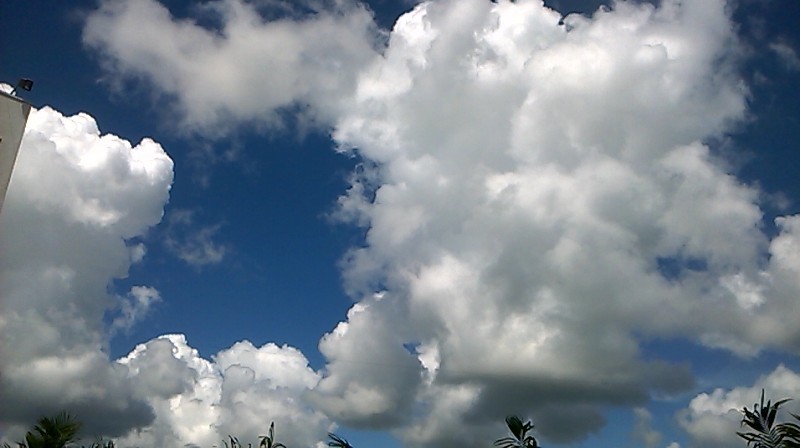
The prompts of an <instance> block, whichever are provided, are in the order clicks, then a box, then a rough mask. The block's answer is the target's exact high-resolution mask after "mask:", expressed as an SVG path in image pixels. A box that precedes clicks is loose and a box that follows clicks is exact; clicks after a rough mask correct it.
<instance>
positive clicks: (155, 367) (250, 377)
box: [118, 335, 331, 446]
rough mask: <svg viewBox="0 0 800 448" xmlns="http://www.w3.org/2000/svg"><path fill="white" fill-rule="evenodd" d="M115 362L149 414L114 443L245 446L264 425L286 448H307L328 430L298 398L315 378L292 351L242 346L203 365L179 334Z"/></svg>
mask: <svg viewBox="0 0 800 448" xmlns="http://www.w3.org/2000/svg"><path fill="white" fill-rule="evenodd" d="M118 363H119V364H120V365H123V366H126V367H128V372H129V376H130V378H131V380H132V382H133V384H134V385H135V387H136V388H137V390H138V391H139V392H140V393H141V395H142V396H144V397H147V398H146V400H147V403H148V404H149V405H150V406H151V407H152V409H153V411H154V413H155V416H156V418H155V419H154V421H153V422H152V423H151V424H149V425H145V426H143V427H140V428H137V430H136V431H132V432H130V433H129V434H128V435H127V436H125V437H122V438H119V439H118V443H119V444H120V445H121V446H212V445H215V444H218V443H220V440H221V439H223V438H225V437H226V436H227V435H228V434H233V435H236V436H237V437H238V438H240V439H241V441H243V442H247V441H250V442H252V441H256V440H258V436H260V435H263V434H266V432H267V430H268V429H269V427H268V425H269V422H270V421H274V422H275V424H276V427H277V428H278V432H277V437H278V440H280V441H282V442H284V443H286V444H288V446H314V445H315V444H316V443H317V441H319V440H322V439H323V438H324V437H325V433H326V431H328V430H329V429H330V428H331V426H330V425H331V424H330V422H329V420H328V419H327V418H326V417H325V416H324V415H323V414H321V413H319V412H316V411H314V410H312V409H310V408H309V406H308V404H307V403H306V402H305V401H304V400H303V399H302V397H303V396H304V394H305V393H307V391H308V390H310V389H311V388H313V387H314V386H316V384H317V382H318V381H319V374H317V373H316V372H314V371H313V370H312V369H311V368H309V367H308V361H307V360H306V358H305V357H304V356H303V355H302V353H300V352H298V351H297V350H296V349H294V348H291V347H287V346H283V347H278V346H276V345H274V344H265V345H264V346H262V347H255V346H253V345H252V344H251V343H250V342H247V341H242V342H238V343H236V344H234V345H233V346H231V347H230V348H228V349H226V350H223V351H221V352H219V353H217V354H216V355H215V356H214V357H213V358H212V360H206V359H204V358H202V357H200V355H199V353H198V352H197V350H195V349H193V348H192V347H190V346H189V345H188V344H187V342H186V339H185V338H184V336H182V335H167V336H161V337H159V338H157V339H154V340H151V341H149V342H147V343H145V344H141V345H139V346H137V347H136V348H135V349H134V350H133V351H132V352H131V353H130V354H129V355H128V356H126V357H124V358H122V359H120V360H118Z"/></svg>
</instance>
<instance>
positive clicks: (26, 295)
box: [0, 107, 331, 447]
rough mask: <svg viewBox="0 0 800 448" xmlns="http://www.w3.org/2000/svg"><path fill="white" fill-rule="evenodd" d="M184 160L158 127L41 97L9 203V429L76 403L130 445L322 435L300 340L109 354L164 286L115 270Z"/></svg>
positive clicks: (18, 430) (3, 358) (93, 429)
mask: <svg viewBox="0 0 800 448" xmlns="http://www.w3.org/2000/svg"><path fill="white" fill-rule="evenodd" d="M172 168H173V165H172V160H171V159H170V158H169V156H168V155H167V154H166V153H165V152H164V150H163V149H162V148H161V146H160V145H158V144H157V143H155V142H154V141H152V140H149V139H145V140H143V141H142V142H140V143H139V144H138V145H136V146H132V145H131V144H130V143H128V142H127V141H125V140H123V139H121V138H119V137H116V136H114V135H108V134H105V135H101V134H100V132H99V130H98V127H97V124H96V122H95V120H94V119H93V118H92V117H90V116H89V115H87V114H78V115H75V116H72V117H65V116H63V115H62V114H60V113H59V112H57V111H55V110H53V109H51V108H48V107H45V108H43V109H40V110H33V112H32V114H31V117H30V120H29V122H28V127H27V130H26V134H25V137H24V140H23V143H22V147H21V149H20V154H19V157H18V160H17V165H16V167H15V170H14V174H13V177H12V181H11V184H10V187H9V189H8V196H7V197H6V201H5V203H4V206H3V210H2V214H0V229H1V230H0V297H2V300H1V301H0V346H2V347H3V350H2V351H0V366H2V370H1V372H2V374H1V375H0V396H2V397H3V406H2V408H0V422H2V424H3V426H4V428H3V429H4V431H3V435H2V437H0V442H13V441H15V440H20V439H21V437H22V434H23V433H24V431H25V430H26V429H27V428H28V427H29V425H30V424H31V423H32V422H34V421H35V420H36V419H38V418H39V417H41V416H42V415H54V414H55V413H57V412H60V411H62V410H65V409H66V410H69V412H71V413H73V414H74V415H76V416H77V417H78V418H79V419H80V420H81V421H82V422H84V423H85V426H84V431H85V434H91V435H105V436H113V437H116V438H117V442H118V445H120V446H164V447H172V446H212V445H214V444H217V443H219V442H220V441H221V440H222V438H223V437H226V436H227V435H228V434H235V435H237V436H239V437H241V438H242V440H243V441H248V440H249V441H255V440H257V438H258V436H259V435H261V434H265V433H266V431H267V429H268V427H267V426H266V425H268V424H269V421H270V420H274V421H275V422H276V425H277V426H278V436H279V437H280V439H281V440H283V441H285V442H287V443H289V444H290V446H312V445H313V444H314V443H316V442H317V441H319V440H321V439H323V438H324V436H325V432H326V431H327V430H329V429H330V428H331V426H330V425H331V424H330V421H329V420H328V419H327V418H326V417H325V416H324V415H323V414H321V413H320V412H317V411H314V410H312V409H311V408H310V406H309V405H308V403H307V402H306V401H305V400H304V399H303V396H304V395H305V394H306V393H307V392H308V391H309V390H310V389H312V388H314V387H315V386H316V384H317V382H318V381H319V379H320V376H319V374H318V373H317V372H314V371H313V370H312V369H310V368H309V367H308V361H307V360H306V358H305V357H304V356H303V355H302V354H301V353H300V352H298V351H297V350H296V349H294V348H291V347H287V346H284V347H278V346H276V345H274V344H265V345H263V346H261V347H254V346H253V345H252V344H250V343H249V342H246V341H244V342H239V343H237V344H234V345H233V346H232V347H230V348H228V349H226V350H223V351H221V352H220V353H218V354H216V356H214V357H213V358H212V359H211V360H207V359H204V358H202V357H200V355H199V354H198V352H197V350H195V349H193V348H192V347H190V346H189V345H188V344H187V342H186V340H185V338H184V337H183V336H181V335H169V336H163V337H160V338H156V339H154V340H151V341H149V342H147V343H145V344H142V345H140V346H137V347H136V348H135V349H134V350H133V351H132V352H131V353H130V354H129V355H127V356H125V357H123V358H122V359H119V360H111V359H109V357H108V354H107V347H108V341H109V338H110V337H111V336H113V334H114V333H115V332H117V331H124V330H127V329H129V328H131V326H133V325H135V324H136V323H137V322H138V321H140V320H141V319H142V318H143V317H144V316H145V315H146V314H147V312H148V309H149V308H150V307H151V306H153V305H154V304H155V303H157V302H158V301H160V300H162V297H161V295H160V293H159V292H158V291H157V290H156V289H154V288H152V287H148V286H134V287H132V288H131V289H130V290H129V291H127V292H125V293H122V294H114V293H113V289H114V286H113V281H114V280H115V279H118V278H122V277H125V276H127V274H128V270H129V268H130V266H131V264H132V263H135V262H140V261H142V259H143V257H144V254H145V252H146V250H145V248H144V246H143V244H141V243H135V242H132V241H131V239H132V238H136V237H138V236H141V235H143V234H144V232H146V231H147V230H148V229H149V228H151V227H152V226H154V225H156V224H157V223H158V222H159V221H160V220H161V217H162V213H163V207H164V204H165V203H166V201H167V199H168V196H169V190H170V186H171V183H172V176H173V172H172Z"/></svg>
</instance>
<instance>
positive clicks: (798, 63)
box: [769, 40, 800, 71]
mask: <svg viewBox="0 0 800 448" xmlns="http://www.w3.org/2000/svg"><path fill="white" fill-rule="evenodd" d="M769 49H770V50H772V51H773V52H775V54H776V55H778V59H780V61H781V63H782V64H783V65H784V67H786V69H787V70H790V71H800V56H798V55H797V52H796V51H795V50H794V48H792V46H791V45H789V44H788V43H786V42H784V41H780V40H779V41H777V42H773V43H771V44H769Z"/></svg>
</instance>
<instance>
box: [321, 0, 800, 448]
mask: <svg viewBox="0 0 800 448" xmlns="http://www.w3.org/2000/svg"><path fill="white" fill-rule="evenodd" d="M560 19H561V17H560V16H559V15H558V14H557V13H554V12H553V11H551V10H548V9H547V8H545V7H542V6H541V4H540V3H539V2H524V1H519V2H514V3H512V2H502V1H501V2H497V4H492V3H489V2H477V1H476V2H463V1H437V2H428V3H423V4H420V5H419V6H417V8H416V9H415V10H414V11H413V12H411V13H409V14H407V15H405V16H404V17H403V18H401V19H400V20H398V22H397V24H396V25H395V28H394V30H393V32H392V34H391V37H390V43H389V47H388V48H387V49H386V50H385V52H384V56H383V57H382V58H379V59H376V60H375V61H374V62H373V64H372V65H371V66H370V67H369V68H368V69H367V70H366V71H364V72H362V74H361V76H360V78H359V81H358V87H357V90H356V95H355V105H354V106H353V107H351V108H349V109H348V110H347V112H348V113H346V114H344V115H343V116H341V117H340V118H339V120H338V121H337V123H336V126H335V129H334V132H333V136H334V138H335V139H336V142H337V144H338V145H339V147H341V148H343V149H352V150H354V151H356V152H357V153H358V154H360V155H361V156H362V157H364V158H366V159H367V160H368V161H369V162H372V163H373V164H374V165H365V166H374V167H375V168H374V169H372V170H371V171H370V172H369V173H367V174H363V175H361V176H359V177H356V178H355V181H354V184H353V186H352V188H351V190H350V191H349V192H348V195H346V196H345V197H343V198H342V199H341V200H340V204H341V206H342V208H343V210H344V214H345V215H348V214H349V216H355V220H356V222H357V223H359V224H361V225H363V224H364V223H365V222H366V223H368V224H367V226H368V228H369V231H368V233H367V241H366V244H365V246H364V247H363V248H359V249H356V250H354V251H352V252H351V253H350V254H349V255H348V257H347V259H346V265H345V266H346V267H345V276H346V281H347V284H348V289H349V290H350V291H352V292H353V293H355V294H359V293H360V294H364V296H366V297H369V292H370V291H371V290H374V288H376V287H378V288H383V289H385V290H386V293H385V298H384V301H385V302H392V303H382V304H381V306H380V307H379V308H374V309H373V308H372V302H371V299H369V298H366V299H364V300H365V301H366V302H365V303H369V308H368V309H369V310H370V313H374V314H375V315H374V316H373V317H372V319H373V320H375V321H377V322H380V321H381V320H382V319H385V317H383V316H381V315H380V314H383V313H381V312H380V310H381V309H385V310H387V313H389V314H387V315H390V316H391V319H392V321H393V325H392V326H391V329H390V330H383V329H382V328H373V327H370V326H367V325H360V326H353V327H348V332H347V338H346V339H343V340H341V342H339V341H338V340H337V339H336V338H334V337H330V338H328V339H326V340H325V342H326V343H327V345H326V348H328V347H329V346H330V345H333V344H334V343H336V345H338V348H339V349H340V350H347V352H346V353H341V354H339V355H338V356H341V357H345V356H348V354H347V353H350V355H349V356H352V355H353V354H354V353H355V348H354V347H355V344H354V343H352V342H350V341H352V340H358V341H365V340H370V341H375V340H378V341H384V340H385V341H386V342H385V344H386V346H385V349H387V350H388V349H392V350H394V349H395V348H397V347H400V346H401V344H403V343H407V342H421V343H422V346H423V347H425V348H426V349H427V350H429V351H433V352H435V353H436V354H437V362H436V364H437V365H438V368H437V369H436V370H435V372H434V373H433V375H432V376H433V380H432V381H427V382H422V383H419V384H422V385H421V386H419V385H417V386H416V387H419V392H418V399H417V400H418V401H417V405H418V408H417V414H415V415H414V417H413V418H412V422H411V424H410V425H407V426H405V427H404V428H403V427H401V429H400V432H401V434H402V435H403V436H404V437H405V438H406V439H407V440H409V441H411V442H413V443H414V444H419V445H427V446H469V444H470V440H476V439H479V440H487V439H488V438H491V433H490V432H489V431H493V433H494V434H496V429H497V427H496V425H492V424H489V423H488V422H496V421H500V420H501V418H502V416H503V415H506V414H507V413H509V412H519V413H524V414H527V415H531V416H532V417H533V419H534V421H535V422H537V424H538V427H539V428H541V431H542V435H543V436H544V437H545V438H546V439H549V440H551V441H553V442H568V441H570V440H575V439H580V438H582V437H584V436H585V435H587V434H589V433H591V432H594V431H597V430H598V429H599V428H601V427H602V426H603V425H604V423H605V420H604V417H603V407H604V406H607V405H621V406H638V405H641V404H644V403H646V402H647V400H648V399H649V396H650V395H651V394H653V393H659V394H661V393H663V394H667V395H669V394H672V393H675V392H680V391H683V390H686V389H687V388H688V387H690V386H691V384H692V378H691V375H690V373H689V372H688V369H687V367H686V366H680V365H672V364H668V363H666V362H662V361H659V360H652V359H651V360H650V361H646V360H644V359H642V358H641V357H640V349H641V348H640V345H639V340H640V339H639V338H641V337H646V338H661V337H678V338H684V339H689V340H691V341H694V342H696V343H699V344H704V345H708V346H713V347H725V348H727V349H729V350H732V351H734V352H736V353H739V354H742V355H751V354H754V353H757V352H758V351H759V350H762V349H763V348H765V347H771V348H778V349H786V350H790V351H796V350H797V349H798V347H797V346H796V342H793V341H796V340H797V339H796V337H795V336H794V334H795V333H794V328H796V326H795V325H792V324H791V323H790V322H788V320H786V319H787V318H786V316H791V315H794V314H795V313H796V304H793V303H792V302H790V301H789V300H788V297H789V294H790V293H789V291H795V290H796V288H797V286H798V281H797V273H798V271H797V268H796V266H795V265H794V264H793V261H792V260H793V259H794V258H795V257H793V256H791V255H789V253H791V250H789V249H788V247H793V246H794V245H795V244H796V241H795V236H794V233H795V232H794V231H793V230H792V229H793V227H792V226H791V225H784V226H783V228H784V231H783V233H782V236H780V237H778V238H777V239H775V240H773V241H772V242H770V241H769V239H768V238H767V237H766V235H765V234H764V233H763V232H762V231H761V228H760V227H761V220H762V211H761V209H760V207H759V204H758V198H759V192H758V191H757V190H756V189H755V188H753V187H751V186H748V185H746V184H744V183H742V182H741V181H740V180H738V179H737V178H736V177H735V176H734V175H733V174H732V173H730V172H729V171H728V170H727V168H726V166H727V164H726V163H725V162H724V161H723V160H720V159H719V157H720V156H719V155H718V154H717V153H716V152H715V150H714V147H713V142H714V140H715V139H717V138H719V137H720V136H722V135H724V133H725V132H726V130H729V129H731V126H733V125H734V124H735V123H737V121H739V120H741V119H742V118H744V114H745V101H746V97H747V95H748V92H747V89H746V88H745V87H744V86H743V84H742V82H741V80H740V78H739V77H738V76H737V75H736V72H735V67H736V64H737V62H738V60H739V58H740V54H739V53H738V50H737V39H736V35H735V32H734V26H733V24H732V23H731V22H730V21H729V19H728V16H727V14H726V6H725V4H724V2H722V1H684V2H675V1H666V2H664V3H663V4H662V6H661V7H659V8H655V7H653V6H651V5H636V4H633V3H623V2H620V3H618V4H616V5H615V6H614V8H612V9H610V10H601V11H599V12H597V13H596V14H595V15H594V16H592V17H590V18H587V17H583V16H569V17H566V18H564V20H563V21H564V24H565V25H563V26H562V25H559V20H560ZM364 179H370V180H369V181H365V180H364ZM367 185H373V186H375V188H374V189H370V188H364V187H365V186H367ZM785 219H786V220H787V221H786V224H789V223H792V222H794V220H795V218H785ZM781 222H783V221H781ZM732 241H735V242H736V244H731V242H732ZM778 254H785V255H782V256H781V255H778ZM766 260H770V261H768V262H766ZM781 260H785V261H781ZM778 265H780V266H781V268H780V269H779V268H778ZM783 266H786V272H787V274H783V275H781V278H777V273H778V272H779V271H780V270H781V269H783ZM789 266H791V267H789ZM788 272H791V273H792V274H793V275H794V277H795V278H794V279H790V275H791V274H788ZM388 310H391V311H388ZM398 310H401V311H400V312H398ZM774 313H782V316H783V317H781V315H779V314H774ZM361 315H362V314H361V313H356V314H355V315H351V316H350V317H349V319H348V324H350V323H352V322H354V321H357V320H360V319H361ZM776 328H777V329H780V330H777V331H776V330H775V329H776ZM334 334H335V333H334ZM348 347H350V348H348ZM332 349H333V347H330V348H329V350H332ZM419 370H420V375H422V376H423V377H425V376H426V375H427V376H431V374H430V371H428V372H427V373H424V372H423V371H422V369H421V368H420V369H419ZM328 375H329V376H328V378H338V380H337V381H340V382H344V381H345V378H348V379H350V383H349V387H350V388H351V389H355V388H356V387H357V386H358V385H360V384H362V385H364V386H365V387H366V385H368V384H370V382H371V381H373V380H372V379H371V376H370V375H369V374H368V373H364V372H352V371H350V369H345V368H343V367H342V366H341V365H338V364H336V363H335V362H332V363H331V364H330V365H329V366H328ZM324 381H325V380H323V383H324ZM426 384H429V386H426ZM356 397H357V396H353V397H352V398H348V394H347V393H346V392H343V393H341V394H340V399H341V400H344V401H345V403H350V405H351V406H350V407H349V408H348V409H350V410H351V412H353V413H357V411H358V407H357V406H356ZM384 398H385V397H384ZM398 403H399V404H398V406H405V404H404V402H402V403H400V402H398ZM342 406H343V407H345V406H344V405H342ZM371 412H373V410H371V409H364V410H363V413H361V414H360V415H350V416H338V418H340V419H342V420H343V421H346V422H351V423H355V424H368V423H365V420H369V418H370V415H373V414H370V413H371ZM552 416H557V418H550V417H552ZM378 420H379V419H376V420H374V421H372V422H371V423H372V424H378ZM464 421H470V422H473V423H474V424H475V426H474V427H473V431H466V432H462V426H460V424H461V423H463V422H464ZM479 433H480V434H482V437H476V434H479ZM645 435H647V434H645ZM651 435H652V434H651ZM651 439H652V437H651ZM651 443H655V442H654V441H652V440H651Z"/></svg>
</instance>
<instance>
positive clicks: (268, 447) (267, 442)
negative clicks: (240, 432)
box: [258, 422, 286, 448]
mask: <svg viewBox="0 0 800 448" xmlns="http://www.w3.org/2000/svg"><path fill="white" fill-rule="evenodd" d="M260 437H261V442H260V443H259V444H258V446H259V448H286V445H284V444H282V443H280V442H276V441H275V422H271V423H270V424H269V434H267V435H265V436H260Z"/></svg>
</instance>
